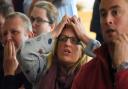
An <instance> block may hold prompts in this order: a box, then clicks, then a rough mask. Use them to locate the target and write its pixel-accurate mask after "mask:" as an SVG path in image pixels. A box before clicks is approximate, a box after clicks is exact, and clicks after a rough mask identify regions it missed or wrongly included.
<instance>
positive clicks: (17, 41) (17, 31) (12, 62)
mask: <svg viewBox="0 0 128 89" xmlns="http://www.w3.org/2000/svg"><path fill="white" fill-rule="evenodd" d="M31 33H32V26H31V22H30V20H29V18H28V17H27V16H25V15H24V14H22V13H18V12H14V13H11V14H9V15H8V16H7V17H6V18H5V23H4V25H3V29H2V42H3V45H4V57H3V59H4V60H3V69H4V76H5V80H4V89H19V88H21V87H24V88H25V89H31V85H30V83H29V82H28V81H27V79H26V78H25V76H24V75H23V73H22V72H21V71H20V68H19V63H18V61H17V57H16V54H17V52H18V50H20V48H21V45H22V44H23V43H24V41H25V40H27V39H28V38H29V37H30V35H31Z"/></svg>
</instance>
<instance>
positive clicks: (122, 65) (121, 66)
mask: <svg viewBox="0 0 128 89" xmlns="http://www.w3.org/2000/svg"><path fill="white" fill-rule="evenodd" d="M116 69H117V71H120V70H124V69H128V62H124V63H122V64H120V65H118V66H117V67H116Z"/></svg>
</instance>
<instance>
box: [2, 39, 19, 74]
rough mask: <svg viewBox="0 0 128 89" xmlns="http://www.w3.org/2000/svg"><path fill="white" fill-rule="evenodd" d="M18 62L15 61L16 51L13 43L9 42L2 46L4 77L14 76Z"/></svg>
mask: <svg viewBox="0 0 128 89" xmlns="http://www.w3.org/2000/svg"><path fill="white" fill-rule="evenodd" d="M18 64H19V63H18V61H17V59H16V50H15V46H14V43H13V42H12V41H11V40H10V41H8V42H7V43H6V45H5V46H4V61H3V68H4V75H5V76H6V75H15V71H16V69H17V67H18Z"/></svg>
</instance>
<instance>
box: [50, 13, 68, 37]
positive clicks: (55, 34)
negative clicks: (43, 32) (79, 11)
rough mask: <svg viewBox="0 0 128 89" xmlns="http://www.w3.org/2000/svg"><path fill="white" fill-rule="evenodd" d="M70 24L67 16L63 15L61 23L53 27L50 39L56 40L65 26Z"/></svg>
mask: <svg viewBox="0 0 128 89" xmlns="http://www.w3.org/2000/svg"><path fill="white" fill-rule="evenodd" d="M69 22H70V17H68V16H67V15H65V16H64V17H63V18H62V20H61V22H60V23H59V24H58V25H57V26H56V27H55V29H54V30H53V31H52V37H53V38H57V37H58V36H59V35H60V33H61V32H62V30H63V28H64V26H65V24H67V23H69Z"/></svg>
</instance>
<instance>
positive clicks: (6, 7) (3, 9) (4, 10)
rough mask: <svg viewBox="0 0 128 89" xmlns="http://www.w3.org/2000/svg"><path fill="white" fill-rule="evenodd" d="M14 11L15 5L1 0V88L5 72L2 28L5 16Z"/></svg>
mask: <svg viewBox="0 0 128 89" xmlns="http://www.w3.org/2000/svg"><path fill="white" fill-rule="evenodd" d="M11 12H13V7H12V6H10V5H9V4H7V3H6V2H4V1H2V0H1V1H0V89H3V81H4V72H3V46H2V43H1V39H2V36H1V30H2V28H3V24H4V22H5V17H6V16H7V15H8V14H9V13H11Z"/></svg>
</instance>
